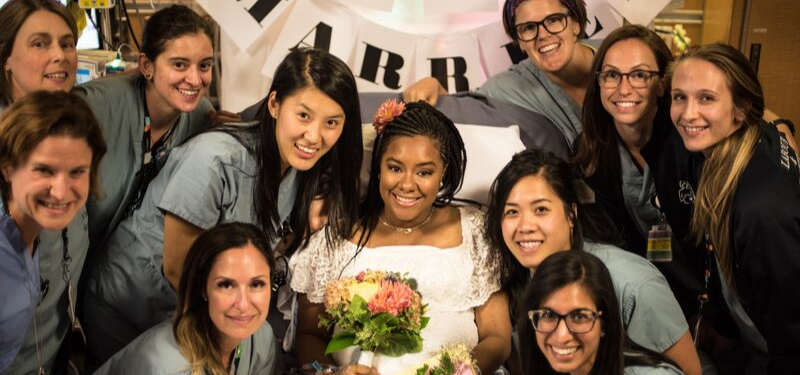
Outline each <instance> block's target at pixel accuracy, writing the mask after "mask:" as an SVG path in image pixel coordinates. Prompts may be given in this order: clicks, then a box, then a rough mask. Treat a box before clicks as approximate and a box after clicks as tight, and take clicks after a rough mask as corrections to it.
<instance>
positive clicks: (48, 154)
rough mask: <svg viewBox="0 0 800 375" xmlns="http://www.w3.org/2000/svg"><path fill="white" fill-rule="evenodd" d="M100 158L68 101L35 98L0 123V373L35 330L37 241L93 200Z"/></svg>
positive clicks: (97, 136)
mask: <svg viewBox="0 0 800 375" xmlns="http://www.w3.org/2000/svg"><path fill="white" fill-rule="evenodd" d="M105 151H106V144H105V141H104V140H103V135H102V133H101V131H100V127H99V125H98V124H97V121H96V120H95V119H94V117H93V116H92V115H91V111H90V110H89V108H88V107H87V105H86V103H85V102H83V100H81V99H80V98H79V97H77V96H75V95H72V94H66V93H64V92H61V91H57V92H53V93H50V92H45V91H36V92H33V93H31V94H29V95H27V96H25V97H23V98H22V99H20V100H18V101H16V102H15V103H14V104H13V105H12V106H11V107H9V109H8V110H7V111H6V112H5V113H4V114H3V116H2V118H0V172H2V178H0V191H1V192H2V198H3V207H4V210H3V212H2V214H1V215H2V216H0V230H2V233H0V281H1V282H0V295H2V296H3V303H2V304H1V305H0V348H1V349H0V371H2V370H4V369H5V368H6V367H7V366H8V365H9V364H10V363H11V361H12V360H13V359H14V357H15V356H16V354H17V351H18V350H19V349H20V345H21V344H22V339H23V337H24V336H25V330H26V329H27V328H28V324H29V323H30V322H31V321H33V328H34V329H38V325H39V324H41V323H42V322H41V321H38V322H37V314H35V312H34V309H35V308H36V306H37V305H38V304H39V302H40V301H41V300H42V298H43V297H44V296H43V294H44V293H45V292H46V289H45V290H43V289H41V287H40V283H42V280H41V277H40V267H39V257H40V251H39V250H40V249H39V246H38V240H37V238H38V236H39V233H40V232H41V231H42V230H45V229H47V230H57V231H60V230H62V229H64V228H65V227H66V226H67V225H68V224H69V223H70V221H72V218H73V217H74V216H75V214H76V213H77V212H78V211H79V210H81V209H82V208H83V205H84V204H85V203H86V201H87V199H88V196H89V193H90V192H91V193H93V194H98V193H99V192H100V190H99V185H98V176H97V170H98V165H99V163H100V160H101V158H102V156H103V154H104V153H105ZM38 319H44V317H38ZM50 339H51V338H50V337H39V338H37V340H50ZM37 348H38V346H37ZM37 350H38V349H37ZM37 355H38V356H39V358H40V362H39V363H38V369H39V370H40V371H41V370H43V367H44V364H43V363H42V362H41V353H37Z"/></svg>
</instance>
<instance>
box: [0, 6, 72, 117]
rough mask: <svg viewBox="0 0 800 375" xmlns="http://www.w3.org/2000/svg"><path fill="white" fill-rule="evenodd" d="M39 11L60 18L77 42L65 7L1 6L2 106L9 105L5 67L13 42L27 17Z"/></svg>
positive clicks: (9, 96)
mask: <svg viewBox="0 0 800 375" xmlns="http://www.w3.org/2000/svg"><path fill="white" fill-rule="evenodd" d="M40 10H43V11H46V12H50V13H53V14H55V15H57V16H59V17H61V18H62V19H63V20H64V22H66V23H67V27H69V29H70V31H72V35H73V36H74V37H75V40H76V41H77V40H78V26H77V25H76V23H75V18H73V17H72V14H70V12H69V11H68V10H67V8H66V7H65V6H63V5H61V3H59V2H57V1H54V0H11V1H9V2H8V3H6V5H3V7H2V8H0V25H3V27H2V28H0V68H2V69H3V74H0V103H2V104H6V105H8V104H11V82H10V80H9V76H8V71H6V70H5V66H6V62H7V61H8V57H9V56H11V51H12V50H13V49H14V40H15V39H16V38H17V33H18V32H19V29H20V28H22V24H24V23H25V21H27V20H28V17H30V16H31V15H32V14H33V13H36V12H37V11H40ZM73 73H74V72H72V73H70V74H73Z"/></svg>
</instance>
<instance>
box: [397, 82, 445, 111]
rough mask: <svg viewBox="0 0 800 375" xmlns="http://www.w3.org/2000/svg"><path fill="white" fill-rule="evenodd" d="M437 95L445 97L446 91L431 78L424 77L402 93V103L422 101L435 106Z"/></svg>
mask: <svg viewBox="0 0 800 375" xmlns="http://www.w3.org/2000/svg"><path fill="white" fill-rule="evenodd" d="M439 95H447V90H445V89H444V87H442V85H441V84H439V80H438V79H436V78H433V77H425V78H423V79H421V80H419V81H417V82H415V83H414V84H413V85H411V86H409V87H408V89H406V91H403V101H404V102H406V103H411V102H416V101H420V100H422V101H424V102H427V103H428V104H430V105H432V106H435V105H436V101H437V100H438V99H439Z"/></svg>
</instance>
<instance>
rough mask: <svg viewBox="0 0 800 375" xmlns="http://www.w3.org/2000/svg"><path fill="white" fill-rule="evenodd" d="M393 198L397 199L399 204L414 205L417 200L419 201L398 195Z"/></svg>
mask: <svg viewBox="0 0 800 375" xmlns="http://www.w3.org/2000/svg"><path fill="white" fill-rule="evenodd" d="M394 197H395V198H397V200H398V201H400V203H414V202H416V201H417V199H419V198H405V197H401V196H399V195H395V196H394Z"/></svg>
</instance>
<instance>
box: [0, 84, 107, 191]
mask: <svg viewBox="0 0 800 375" xmlns="http://www.w3.org/2000/svg"><path fill="white" fill-rule="evenodd" d="M49 136H69V137H72V138H77V139H85V140H86V143H87V144H88V145H89V148H90V149H92V165H91V170H90V172H89V184H90V185H89V192H90V193H91V194H92V195H93V196H94V197H95V198H97V197H99V196H100V195H101V194H102V193H101V189H100V181H99V177H98V173H99V167H100V160H101V159H102V157H103V155H104V154H105V153H106V141H105V139H104V138H103V132H102V131H101V130H100V125H99V124H98V123H97V120H96V119H95V118H94V115H93V114H92V110H91V108H89V105H88V104H86V102H85V101H83V99H81V98H80V97H79V96H77V95H76V94H70V93H65V92H62V91H55V92H49V91H34V92H32V93H30V94H28V95H26V96H24V97H23V98H22V99H20V100H18V101H17V102H15V103H14V104H12V105H11V107H9V108H8V109H7V110H6V111H5V112H3V115H2V117H0V166H8V165H13V166H16V165H19V164H20V163H22V162H24V161H25V160H26V159H27V158H28V156H29V155H30V153H31V152H32V151H33V149H35V148H36V146H38V145H39V143H41V142H42V141H43V140H44V139H45V138H47V137H49ZM10 188H11V186H10V183H9V182H8V181H6V179H5V177H4V176H0V191H2V196H3V199H4V201H8V198H9V191H10Z"/></svg>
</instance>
